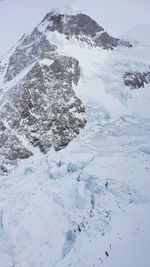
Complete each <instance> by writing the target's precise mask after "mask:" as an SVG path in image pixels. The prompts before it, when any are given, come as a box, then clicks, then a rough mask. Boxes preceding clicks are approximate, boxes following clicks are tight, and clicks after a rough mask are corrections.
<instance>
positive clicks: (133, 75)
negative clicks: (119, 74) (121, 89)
mask: <svg viewBox="0 0 150 267" xmlns="http://www.w3.org/2000/svg"><path fill="white" fill-rule="evenodd" d="M123 80H124V83H125V85H126V86H128V87H130V88H131V89H139V88H141V87H144V86H145V84H148V83H150V71H148V72H143V73H142V72H138V71H137V72H126V73H125V74H124V76H123Z"/></svg>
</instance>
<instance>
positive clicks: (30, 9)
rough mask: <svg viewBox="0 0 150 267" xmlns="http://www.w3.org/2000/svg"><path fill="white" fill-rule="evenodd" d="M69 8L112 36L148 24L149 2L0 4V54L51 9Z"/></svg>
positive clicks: (22, 0)
mask: <svg viewBox="0 0 150 267" xmlns="http://www.w3.org/2000/svg"><path fill="white" fill-rule="evenodd" d="M68 4H70V5H74V6H75V7H77V8H79V9H81V10H83V11H84V12H86V13H87V14H89V15H90V16H91V17H92V18H94V19H95V20H96V21H97V22H99V24H101V25H102V26H103V27H104V28H105V29H106V30H107V31H108V32H109V33H110V34H112V35H114V36H119V35H121V34H123V33H124V32H126V31H128V29H130V28H132V27H133V26H135V25H136V24H150V0H0V54H1V53H3V52H4V51H6V50H8V49H9V48H10V46H12V45H13V44H14V43H15V42H16V41H17V40H18V39H19V38H20V37H21V36H22V35H23V34H24V33H25V32H28V31H31V30H32V28H33V27H35V25H36V24H37V23H39V22H40V21H41V20H42V18H43V17H44V16H45V14H46V13H48V12H49V11H50V10H51V8H53V7H59V6H63V5H68Z"/></svg>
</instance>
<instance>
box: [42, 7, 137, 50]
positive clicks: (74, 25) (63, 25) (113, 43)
mask: <svg viewBox="0 0 150 267" xmlns="http://www.w3.org/2000/svg"><path fill="white" fill-rule="evenodd" d="M46 21H48V22H49V24H48V26H47V29H46V30H47V31H58V32H59V33H61V34H65V36H66V38H67V39H70V38H72V37H73V36H74V37H76V38H77V39H78V40H80V41H82V42H86V43H88V44H89V45H91V46H99V47H101V48H103V49H113V48H115V47H117V46H127V47H132V45H131V44H130V43H129V42H127V41H122V40H120V39H118V38H114V37H112V36H110V35H109V34H108V33H107V32H106V31H104V29H103V28H102V27H101V26H100V25H98V23H97V22H95V21H94V20H93V19H91V18H90V17H89V16H88V15H86V14H77V15H65V14H55V13H53V12H50V13H48V14H47V15H46V16H45V18H44V20H43V21H42V22H41V23H44V22H46Z"/></svg>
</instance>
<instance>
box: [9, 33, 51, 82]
mask: <svg viewBox="0 0 150 267" xmlns="http://www.w3.org/2000/svg"><path fill="white" fill-rule="evenodd" d="M55 50H56V46H55V45H53V44H50V43H49V41H48V40H47V39H46V36H45V35H43V34H42V33H40V32H39V31H38V30H34V31H33V32H32V34H31V35H29V36H26V37H24V38H23V39H22V40H21V41H20V44H19V45H18V47H17V48H16V50H15V52H14V53H13V55H12V56H11V57H10V59H9V64H8V68H7V72H6V75H5V82H6V81H10V80H12V79H13V78H14V77H15V76H16V75H17V74H19V73H20V72H21V71H22V70H23V69H24V68H26V67H28V66H30V65H31V64H32V63H34V62H36V61H38V60H40V59H43V58H48V59H54V57H55V55H54V52H55Z"/></svg>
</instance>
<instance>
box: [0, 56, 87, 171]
mask: <svg viewBox="0 0 150 267" xmlns="http://www.w3.org/2000/svg"><path fill="white" fill-rule="evenodd" d="M79 78H80V67H79V62H78V61H77V60H76V59H74V58H71V57H65V56H60V57H58V58H57V59H56V60H54V62H53V63H52V64H51V65H50V66H47V65H43V64H40V63H36V64H35V65H34V66H33V68H32V69H31V70H30V71H29V73H28V74H27V75H26V77H25V78H24V79H23V80H22V81H21V82H20V83H19V84H18V85H17V86H15V87H14V88H13V89H11V92H10V95H9V100H8V101H7V103H6V104H5V105H4V107H3V108H2V110H1V112H0V119H1V121H0V128H1V131H2V134H1V154H3V153H5V158H6V159H7V160H8V161H11V160H12V161H16V160H17V159H22V158H27V157H29V156H30V155H31V154H32V153H31V152H30V151H28V149H25V148H24V146H23V145H22V144H21V142H20V141H19V136H23V138H25V140H27V141H28V142H30V144H31V145H33V146H35V147H39V149H40V150H41V152H43V153H46V152H47V151H48V150H49V149H50V148H51V147H52V146H53V147H54V148H55V150H60V149H62V148H64V147H66V146H67V145H68V143H69V142H70V141H71V140H73V139H74V138H75V137H76V136H77V135H78V134H79V131H80V129H81V128H83V127H84V125H85V124H86V119H85V115H84V114H85V108H84V106H83V104H82V102H81V100H80V99H78V98H77V97H76V95H75V92H74V91H73V88H72V84H73V83H74V84H77V83H78V80H79ZM5 122H6V123H5ZM5 125H6V126H5ZM7 128H9V129H10V130H8V129H7ZM11 131H12V132H14V134H12V133H11ZM15 133H16V134H15ZM17 136H18V137H17ZM14 146H15V148H14ZM5 147H6V148H7V149H6V150H5ZM4 166H5V165H4Z"/></svg>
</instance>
